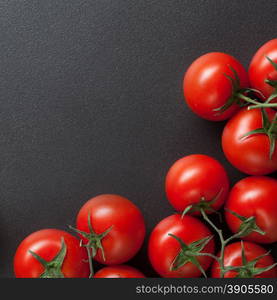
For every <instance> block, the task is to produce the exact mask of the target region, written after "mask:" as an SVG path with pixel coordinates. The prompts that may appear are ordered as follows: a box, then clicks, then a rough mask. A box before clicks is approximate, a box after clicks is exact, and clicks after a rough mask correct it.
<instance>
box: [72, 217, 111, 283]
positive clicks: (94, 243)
mask: <svg viewBox="0 0 277 300" xmlns="http://www.w3.org/2000/svg"><path fill="white" fill-rule="evenodd" d="M69 228H70V229H72V230H73V231H75V232H77V233H78V234H79V235H81V236H82V237H83V238H85V239H86V240H88V242H87V243H86V244H83V241H82V239H81V240H80V247H85V248H86V249H87V253H88V262H89V266H90V275H89V277H90V278H91V277H92V276H93V274H94V270H93V263H92V260H93V258H94V257H95V255H96V254H97V251H98V249H99V250H100V251H101V254H102V258H103V260H104V261H105V260H106V257H105V251H104V248H103V245H102V239H103V238H104V237H105V236H106V235H107V234H109V232H110V231H111V230H112V228H113V226H111V227H109V228H108V229H107V230H105V231H104V232H102V233H100V234H97V233H95V232H94V230H93V228H92V225H91V220H90V214H88V228H89V232H86V231H82V230H79V229H77V228H74V227H72V226H70V225H69Z"/></svg>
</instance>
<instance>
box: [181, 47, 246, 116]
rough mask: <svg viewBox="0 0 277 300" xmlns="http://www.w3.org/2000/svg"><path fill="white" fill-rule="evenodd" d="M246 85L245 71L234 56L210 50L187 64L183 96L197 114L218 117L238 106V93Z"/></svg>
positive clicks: (231, 112) (227, 114) (235, 109)
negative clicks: (188, 65)
mask: <svg viewBox="0 0 277 300" xmlns="http://www.w3.org/2000/svg"><path fill="white" fill-rule="evenodd" d="M247 87H248V74H247V72H246V70H245V69H244V67H243V66H242V65H241V63H240V62H239V61H238V60H236V59H235V58H234V57H233V56H231V55H228V54H225V53H221V52H211V53H207V54H204V55H202V56H200V57H199V58H198V59H196V60H195V61H194V62H193V63H192V64H191V65H190V67H189V68H188V70H187V71H186V73H185V76H184V81H183V89H184V97H185V100H186V102H187V104H188V106H189V107H190V108H191V110H192V111H193V112H194V113H196V114H197V115H199V116H200V117H202V118H204V119H207V120H211V121H221V120H226V119H228V118H230V117H231V116H232V115H233V114H234V113H235V112H236V111H237V110H238V108H239V106H238V105H237V103H238V102H239V99H238V97H237V93H240V92H241V90H242V89H244V88H247Z"/></svg>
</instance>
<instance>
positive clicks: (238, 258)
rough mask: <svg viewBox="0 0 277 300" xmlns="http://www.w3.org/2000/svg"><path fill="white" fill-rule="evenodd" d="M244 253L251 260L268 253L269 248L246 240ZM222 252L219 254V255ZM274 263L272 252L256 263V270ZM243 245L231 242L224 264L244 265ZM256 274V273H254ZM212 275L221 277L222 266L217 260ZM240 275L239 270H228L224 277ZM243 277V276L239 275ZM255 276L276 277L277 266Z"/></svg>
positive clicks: (226, 265)
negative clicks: (266, 248) (220, 266)
mask: <svg viewBox="0 0 277 300" xmlns="http://www.w3.org/2000/svg"><path fill="white" fill-rule="evenodd" d="M243 246H244V254H245V257H246V260H247V262H251V261H253V260H255V259H256V258H258V257H259V256H262V255H265V254H266V253H267V250H265V249H264V248H262V247H261V246H259V245H257V244H254V243H249V242H244V243H243ZM219 255H220V254H218V256H219ZM273 264H274V260H273V258H272V256H271V255H270V254H268V255H266V256H264V257H262V258H260V259H259V260H258V261H257V263H256V264H255V265H254V268H255V270H257V269H258V268H266V267H269V266H271V265H273ZM242 265H243V262H242V247H241V242H236V243H233V244H229V245H228V246H226V248H225V251H224V266H225V267H230V266H232V267H238V266H242ZM252 275H254V274H252ZM211 276H212V277H213V278H219V277H220V268H219V264H218V262H217V261H214V263H213V265H212V269H211ZM236 276H238V272H237V271H228V272H226V273H225V275H224V278H234V277H236ZM248 276H250V277H252V276H251V270H250V271H249V274H248ZM239 277H243V276H239ZM253 277H254V278H276V277H277V268H276V267H274V268H272V269H271V270H269V271H265V272H263V273H261V274H259V275H255V276H253Z"/></svg>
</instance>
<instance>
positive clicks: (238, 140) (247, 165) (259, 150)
mask: <svg viewBox="0 0 277 300" xmlns="http://www.w3.org/2000/svg"><path fill="white" fill-rule="evenodd" d="M266 112H267V114H268V116H269V119H270V120H271V121H272V120H273V118H274V116H275V114H276V112H275V111H274V110H272V109H267V110H266ZM262 125H263V123H262V113H261V110H260V109H251V110H247V108H244V109H242V110H240V111H239V112H238V113H237V114H236V115H235V116H234V117H232V118H231V119H230V120H229V121H228V122H227V124H226V126H225V128H224V130H223V134H222V148H223V151H224V154H225V156H226V158H227V159H228V160H229V162H230V163H231V164H232V165H233V166H234V167H236V168H237V169H239V170H240V171H241V172H244V173H246V174H249V175H267V174H270V173H272V172H274V171H276V170H277V147H276V148H275V151H274V153H273V155H272V159H270V141H269V138H268V136H267V135H266V134H254V135H251V136H248V137H245V138H243V135H244V134H246V133H248V132H250V131H252V130H256V129H259V128H262Z"/></svg>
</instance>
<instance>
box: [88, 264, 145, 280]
mask: <svg viewBox="0 0 277 300" xmlns="http://www.w3.org/2000/svg"><path fill="white" fill-rule="evenodd" d="M93 277H94V278H145V275H144V274H143V273H142V272H141V271H139V270H138V269H136V268H134V267H131V266H128V265H115V266H107V267H103V268H102V269H100V270H99V271H97V272H96V273H95V274H94V276H93Z"/></svg>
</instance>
